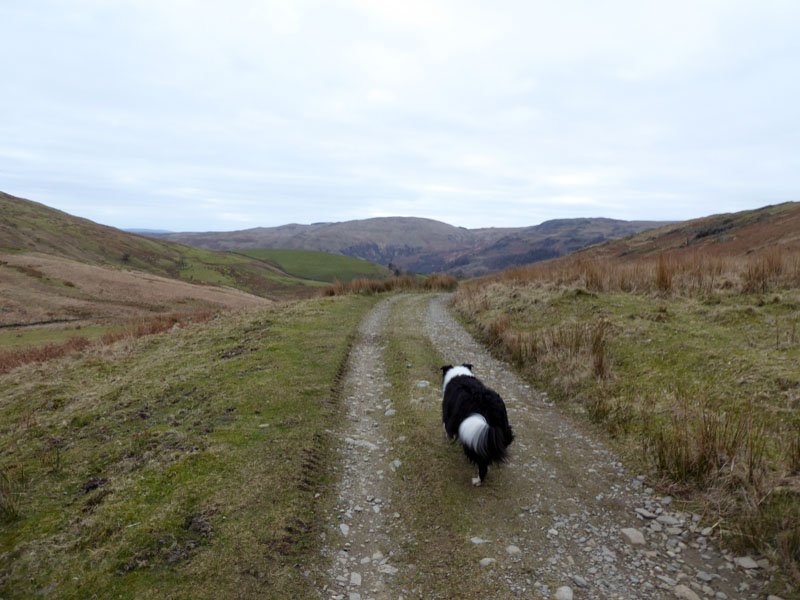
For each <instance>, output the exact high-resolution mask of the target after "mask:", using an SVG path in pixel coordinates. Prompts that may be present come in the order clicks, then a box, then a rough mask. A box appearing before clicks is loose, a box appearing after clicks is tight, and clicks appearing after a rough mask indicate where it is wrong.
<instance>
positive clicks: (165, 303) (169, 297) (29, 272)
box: [0, 254, 270, 325]
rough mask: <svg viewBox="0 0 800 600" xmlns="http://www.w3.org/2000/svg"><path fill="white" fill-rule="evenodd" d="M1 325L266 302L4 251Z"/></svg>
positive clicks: (229, 291) (1, 260)
mask: <svg viewBox="0 0 800 600" xmlns="http://www.w3.org/2000/svg"><path fill="white" fill-rule="evenodd" d="M0 274H2V276H0V298H1V299H2V308H3V309H4V310H3V311H1V312H0V325H7V324H14V323H31V322H37V321H47V320H57V319H69V320H74V319H76V318H91V317H101V316H102V317H104V318H113V319H135V318H138V317H141V316H151V315H153V314H157V313H169V312H173V311H175V310H178V311H182V312H188V311H194V310H207V309H216V310H227V309H240V308H250V307H255V306H265V305H267V304H269V303H270V301H269V300H267V299H265V298H261V297H258V296H254V295H252V294H248V293H245V292H242V291H240V290H235V289H233V288H225V287H216V286H208V285H196V284H191V283H187V282H185V281H178V280H175V279H169V278H166V277H159V276H157V275H151V274H148V273H143V272H139V271H128V270H122V269H112V268H105V267H98V266H94V265H88V264H83V263H79V262H76V261H73V260H68V259H64V258H58V257H55V256H48V255H45V254H0Z"/></svg>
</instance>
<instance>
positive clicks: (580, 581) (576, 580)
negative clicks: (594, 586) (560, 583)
mask: <svg viewBox="0 0 800 600" xmlns="http://www.w3.org/2000/svg"><path fill="white" fill-rule="evenodd" d="M570 579H572V581H573V582H574V583H575V585H577V586H578V587H582V588H585V587H589V584H588V583H587V581H586V580H585V579H584V578H583V577H581V576H580V575H571V576H570Z"/></svg>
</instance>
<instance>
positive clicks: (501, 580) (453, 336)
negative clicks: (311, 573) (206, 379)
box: [321, 295, 767, 600]
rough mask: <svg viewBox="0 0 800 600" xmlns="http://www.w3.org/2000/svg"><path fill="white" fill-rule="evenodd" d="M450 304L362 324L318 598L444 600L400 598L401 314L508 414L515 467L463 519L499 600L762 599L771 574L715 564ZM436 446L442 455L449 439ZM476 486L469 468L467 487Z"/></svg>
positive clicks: (689, 527) (708, 536) (494, 472)
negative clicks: (397, 377) (396, 445)
mask: <svg viewBox="0 0 800 600" xmlns="http://www.w3.org/2000/svg"><path fill="white" fill-rule="evenodd" d="M448 301H449V296H448V295H408V296H394V297H391V298H389V299H387V300H385V301H383V302H381V303H380V304H378V305H377V306H376V308H375V309H373V311H372V312H371V313H370V314H369V316H368V317H367V318H366V319H365V321H364V322H363V323H362V325H361V330H360V334H359V340H358V342H357V344H356V346H355V347H354V349H353V352H352V354H351V358H350V363H349V367H348V371H347V374H346V376H345V381H344V393H343V402H344V403H345V405H346V407H347V411H348V426H347V428H346V430H345V431H342V432H337V435H339V436H340V437H341V439H342V441H343V444H342V447H343V455H342V463H341V465H340V467H339V473H338V476H339V477H338V487H337V490H336V493H337V497H338V502H337V505H336V508H335V509H334V511H333V513H332V514H331V515H330V516H329V527H328V534H327V543H326V546H325V550H324V552H325V553H326V554H327V555H328V557H329V560H330V562H331V567H330V570H329V572H328V573H327V581H328V583H327V585H325V586H324V587H323V588H322V590H321V592H322V593H321V597H323V598H335V599H337V600H340V599H347V600H362V599H364V600H366V599H368V598H374V599H375V600H383V599H388V598H392V599H398V598H416V597H421V598H435V597H440V596H439V595H438V594H437V591H436V589H426V590H413V591H411V592H408V591H405V590H402V589H397V587H398V586H396V585H395V578H396V575H397V574H398V573H402V571H403V569H404V567H405V566H406V565H404V564H403V556H402V553H401V552H399V551H398V550H397V547H398V540H399V539H401V538H402V537H404V536H405V537H406V538H408V537H409V536H414V534H415V532H414V529H413V526H411V525H409V524H408V523H405V522H404V521H403V519H402V518H401V517H400V515H399V514H398V513H397V512H395V511H393V509H392V506H391V497H392V493H393V489H394V490H395V491H396V486H401V485H403V482H402V480H401V479H400V478H398V477H394V476H393V472H394V469H395V468H396V467H398V466H399V465H398V464H397V463H396V462H395V461H396V458H395V457H394V456H393V446H392V440H390V439H387V435H388V433H387V431H388V430H387V428H386V427H385V425H384V423H385V420H386V419H387V418H391V416H392V414H393V413H392V410H393V409H392V407H391V405H390V403H388V400H387V399H386V398H385V396H384V395H382V392H384V391H385V389H386V386H387V385H388V384H387V381H386V377H385V373H384V367H383V348H384V344H385V338H384V334H383V331H384V329H385V326H386V323H387V320H388V319H389V318H391V317H392V316H393V315H396V314H400V313H401V314H402V315H404V316H403V318H404V319H406V320H407V323H408V327H409V328H413V331H417V332H419V331H424V332H425V335H426V336H427V337H428V338H429V339H430V340H431V342H432V344H433V346H434V347H435V348H436V349H437V350H438V352H439V353H440V354H441V356H442V357H443V359H444V360H445V362H450V363H452V364H460V363H465V362H466V363H472V364H473V365H474V371H475V373H476V375H477V376H479V377H480V378H481V379H482V380H483V381H484V382H485V383H486V384H487V385H489V386H490V387H492V388H494V389H495V390H496V391H497V392H499V393H500V395H501V396H503V398H504V399H505V401H506V405H507V407H508V413H509V418H510V420H511V424H512V427H514V430H515V434H516V439H515V441H514V444H513V445H512V446H511V447H510V454H511V459H510V461H509V463H508V464H507V465H505V466H503V467H500V468H491V467H490V469H489V475H488V478H487V481H486V485H485V486H484V487H481V488H474V490H475V492H474V494H475V501H476V502H475V506H474V507H465V510H480V511H482V512H481V513H480V514H481V515H482V516H481V519H480V522H481V526H480V530H479V531H475V533H474V535H472V536H471V537H469V538H468V539H465V540H464V542H463V543H464V545H465V546H471V547H473V548H477V549H478V550H479V552H480V554H481V556H482V557H483V558H482V560H480V561H479V562H478V564H475V565H474V568H475V569H483V570H484V571H485V574H486V577H487V578H488V579H489V580H490V581H492V583H493V586H496V589H497V595H496V597H497V598H559V599H561V600H568V599H570V598H587V599H607V598H608V599H611V598H613V599H625V600H627V599H639V598H655V599H661V598H663V599H666V598H685V599H688V600H693V599H697V598H705V599H709V600H711V599H713V600H725V599H726V598H730V599H755V598H760V599H761V598H766V597H767V596H766V593H765V592H764V591H763V590H764V589H765V586H764V579H763V577H762V574H763V572H764V568H765V567H767V565H765V564H763V563H762V564H761V565H759V564H757V563H754V562H748V561H747V560H744V559H737V560H735V559H734V557H733V556H732V555H730V554H727V553H723V552H721V551H719V550H718V549H717V548H716V547H715V545H714V539H713V534H712V532H710V531H709V530H705V529H704V528H703V526H701V525H700V524H699V523H698V522H699V516H698V515H692V514H689V513H686V512H682V511H681V510H679V509H678V508H676V507H675V505H676V504H677V503H676V502H673V501H672V500H671V499H670V498H668V497H660V496H658V495H656V494H655V493H654V492H653V490H651V489H649V488H648V487H647V485H646V483H645V482H644V480H643V478H641V477H636V476H635V474H632V473H629V472H627V471H626V469H625V468H624V467H623V465H622V463H621V462H620V461H619V460H618V458H617V457H616V456H615V455H614V454H613V453H612V452H611V451H610V450H609V449H608V448H606V447H605V446H604V445H603V444H602V443H601V442H599V441H597V440H595V439H593V438H592V435H591V434H588V433H586V432H585V431H582V426H581V424H580V423H574V422H573V421H572V419H571V418H569V417H567V416H565V415H564V414H563V413H562V412H561V411H560V410H559V409H558V408H557V407H555V406H554V405H553V404H552V403H550V402H548V400H547V397H546V396H545V395H544V394H542V393H540V392H537V391H536V390H534V389H533V388H532V387H531V386H530V385H529V384H527V383H525V382H524V381H523V380H522V379H520V378H519V377H518V376H517V375H516V374H515V373H514V371H513V369H512V368H511V367H510V366H509V365H507V364H505V363H504V362H502V361H499V360H497V359H495V358H493V357H492V356H491V355H490V354H489V352H488V351H487V350H486V349H485V348H484V347H483V346H481V345H480V344H479V343H477V342H476V341H475V340H474V339H473V338H472V337H471V336H470V335H469V334H468V333H467V332H466V331H465V330H464V328H463V327H462V326H461V325H460V324H459V323H458V322H457V321H456V320H455V319H454V318H453V316H452V315H451V314H450V313H449V311H448V308H447V305H448ZM409 330H412V329H409ZM437 366H438V365H437ZM431 384H432V385H435V386H438V385H440V382H438V381H437V382H431ZM431 443H432V444H445V442H444V441H443V438H442V439H437V440H432V441H431ZM474 475H475V473H474V472H473V469H472V467H471V466H467V465H466V464H465V468H464V485H467V486H468V485H470V478H471V477H472V476H474ZM393 486H394V488H393ZM487 499H488V500H489V502H486V500H487ZM487 504H491V506H490V507H488V508H487V506H486V505H487ZM334 540H336V543H334ZM342 542H343V545H342ZM458 550H459V549H458V548H454V549H453V551H454V552H457V551H458ZM740 558H741V557H740Z"/></svg>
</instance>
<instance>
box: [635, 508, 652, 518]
mask: <svg viewBox="0 0 800 600" xmlns="http://www.w3.org/2000/svg"><path fill="white" fill-rule="evenodd" d="M636 513H637V514H639V515H641V516H642V517H644V518H645V519H655V518H656V515H655V514H653V513H651V512H650V511H649V510H647V509H646V508H637V509H636Z"/></svg>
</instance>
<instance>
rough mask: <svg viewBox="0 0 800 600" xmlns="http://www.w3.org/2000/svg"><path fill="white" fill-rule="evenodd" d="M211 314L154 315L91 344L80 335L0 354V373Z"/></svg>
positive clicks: (212, 313)
mask: <svg viewBox="0 0 800 600" xmlns="http://www.w3.org/2000/svg"><path fill="white" fill-rule="evenodd" d="M213 315H214V312H213V311H201V312H193V313H170V314H167V315H157V316H154V317H148V318H140V319H136V320H135V321H133V322H130V323H129V324H127V325H126V326H125V327H123V329H121V330H119V331H115V332H113V333H107V334H105V335H103V336H102V337H101V338H100V339H99V340H96V341H94V342H92V341H90V340H88V339H86V338H85V337H82V336H72V337H70V338H69V339H68V340H67V341H65V342H60V343H50V344H44V345H41V346H32V347H23V348H15V349H12V350H4V351H0V374H3V373H8V372H9V371H11V370H13V369H16V368H17V367H20V366H22V365H26V364H29V363H34V362H46V361H49V360H53V359H56V358H62V357H64V356H68V355H70V354H75V353H77V352H80V351H82V350H85V349H86V348H89V347H91V346H103V345H105V346H107V345H110V344H113V343H114V342H118V341H120V340H123V339H136V338H140V337H144V336H146V335H155V334H158V333H163V332H165V331H168V330H170V329H172V328H173V327H185V326H187V325H189V324H193V323H202V322H205V321H208V320H209V319H210V318H211V317H212V316H213Z"/></svg>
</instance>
